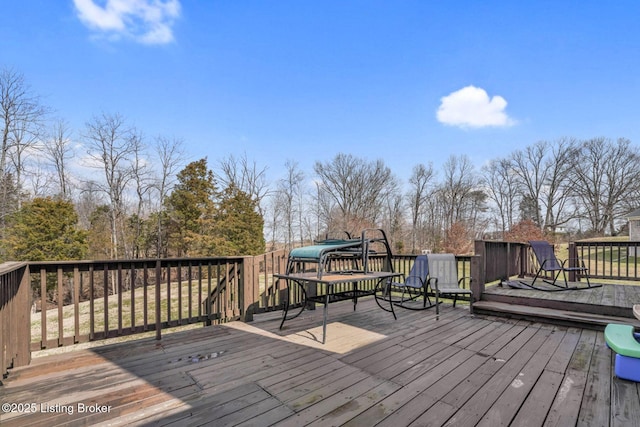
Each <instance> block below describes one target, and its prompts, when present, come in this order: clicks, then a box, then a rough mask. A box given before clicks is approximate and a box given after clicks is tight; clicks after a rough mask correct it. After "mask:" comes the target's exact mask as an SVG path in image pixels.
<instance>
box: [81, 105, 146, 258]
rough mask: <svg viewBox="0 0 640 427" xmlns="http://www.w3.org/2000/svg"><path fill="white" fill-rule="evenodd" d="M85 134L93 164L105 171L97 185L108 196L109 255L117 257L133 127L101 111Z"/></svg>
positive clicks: (135, 134)
mask: <svg viewBox="0 0 640 427" xmlns="http://www.w3.org/2000/svg"><path fill="white" fill-rule="evenodd" d="M84 137H85V139H86V140H87V146H88V149H89V151H88V154H89V156H90V157H91V159H92V160H93V161H94V167H96V168H100V169H101V170H102V172H103V173H104V182H103V183H102V184H101V185H100V186H101V189H102V191H103V192H104V193H105V194H107V197H108V199H109V220H110V225H111V243H112V249H111V254H112V257H113V258H114V259H117V258H118V257H119V255H120V252H119V247H120V245H121V240H122V239H121V236H122V235H123V230H122V224H121V220H122V219H123V216H124V214H125V201H124V196H125V189H126V187H127V185H128V184H129V182H130V181H131V179H132V167H131V161H130V159H131V157H132V156H133V155H134V152H135V149H136V148H135V147H136V141H137V138H138V135H137V133H136V131H135V129H132V128H130V127H128V126H127V124H126V123H125V120H124V118H123V117H122V116H121V115H119V114H105V113H103V114H102V115H100V116H95V117H94V118H93V120H91V121H90V122H87V124H86V133H85V135H84Z"/></svg>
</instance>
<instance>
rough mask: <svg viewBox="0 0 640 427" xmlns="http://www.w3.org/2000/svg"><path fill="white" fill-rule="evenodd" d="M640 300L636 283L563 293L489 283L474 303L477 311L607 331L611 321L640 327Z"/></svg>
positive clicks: (638, 287) (639, 291) (607, 285)
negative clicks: (639, 314) (637, 307)
mask: <svg viewBox="0 0 640 427" xmlns="http://www.w3.org/2000/svg"><path fill="white" fill-rule="evenodd" d="M572 285H575V284H572ZM580 285H581V286H585V285H586V284H584V283H582V284H580ZM638 303H640V286H636V285H615V284H604V285H602V286H601V287H597V288H593V289H582V290H571V291H562V292H545V291H539V290H534V289H513V288H511V287H507V286H500V285H492V286H487V288H486V291H485V293H483V294H482V301H479V302H477V303H475V304H474V310H476V312H477V313H484V314H494V315H502V316H510V317H515V318H523V319H530V320H536V321H545V320H546V321H549V322H552V323H559V324H565V325H567V326H578V327H585V328H595V329H598V330H604V327H605V326H606V325H607V324H608V323H627V324H631V325H634V326H638V327H640V321H639V320H638V319H636V318H635V317H634V315H633V305H634V304H638Z"/></svg>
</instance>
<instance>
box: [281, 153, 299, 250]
mask: <svg viewBox="0 0 640 427" xmlns="http://www.w3.org/2000/svg"><path fill="white" fill-rule="evenodd" d="M285 171H286V175H285V177H284V178H283V179H281V180H280V181H279V182H278V187H277V190H276V192H277V200H278V205H279V209H280V213H281V215H280V216H281V218H282V220H283V222H284V224H283V227H284V229H285V233H284V238H285V245H286V249H291V247H292V246H293V242H294V240H295V236H296V234H297V236H298V239H299V240H300V244H303V240H304V233H303V231H302V216H303V210H304V209H303V206H302V205H303V203H302V201H301V199H302V182H303V181H304V172H302V171H301V170H300V169H298V163H297V162H294V161H290V160H288V161H287V162H286V163H285Z"/></svg>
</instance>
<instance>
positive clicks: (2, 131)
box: [0, 69, 47, 234]
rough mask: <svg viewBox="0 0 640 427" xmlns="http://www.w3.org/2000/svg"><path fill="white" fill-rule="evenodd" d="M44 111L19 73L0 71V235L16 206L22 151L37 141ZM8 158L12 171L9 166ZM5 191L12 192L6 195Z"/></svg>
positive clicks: (18, 202)
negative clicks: (11, 199)
mask: <svg viewBox="0 0 640 427" xmlns="http://www.w3.org/2000/svg"><path fill="white" fill-rule="evenodd" d="M46 114H47V109H46V108H44V107H43V106H42V105H41V103H40V99H39V97H37V96H36V95H34V94H33V93H32V92H31V89H30V88H29V86H28V85H27V84H26V82H25V80H24V76H23V75H22V74H21V73H19V72H17V71H14V70H12V69H2V70H0V126H1V127H0V135H1V138H2V139H1V140H0V185H1V186H2V187H1V188H0V232H1V233H3V234H4V230H5V225H6V222H5V221H6V215H7V214H9V213H11V212H12V211H13V210H15V209H19V207H20V201H21V195H20V188H21V185H22V173H23V168H24V162H23V154H24V152H25V150H27V148H28V147H31V146H33V145H34V144H35V142H36V141H37V138H38V135H40V133H41V125H42V122H43V120H44V118H45V116H46ZM10 161H11V163H12V166H13V170H12V169H10V168H9V162H10ZM9 190H12V191H14V192H15V193H14V194H13V195H12V194H9ZM10 197H14V198H15V200H16V201H17V205H13V204H11V203H9V198H10Z"/></svg>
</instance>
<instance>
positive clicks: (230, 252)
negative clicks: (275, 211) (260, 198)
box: [214, 185, 266, 256]
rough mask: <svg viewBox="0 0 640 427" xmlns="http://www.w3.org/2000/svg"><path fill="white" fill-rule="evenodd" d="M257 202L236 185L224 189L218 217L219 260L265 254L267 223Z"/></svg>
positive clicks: (216, 231) (215, 228)
mask: <svg viewBox="0 0 640 427" xmlns="http://www.w3.org/2000/svg"><path fill="white" fill-rule="evenodd" d="M256 204H257V203H256V201H255V200H253V199H252V198H251V196H249V194H247V193H245V192H244V191H242V190H239V189H238V188H237V187H235V186H234V185H231V186H229V187H228V188H227V189H225V191H224V194H223V196H222V200H221V202H220V206H219V208H218V211H217V214H216V216H215V227H214V230H215V232H214V236H216V239H215V253H216V255H219V256H234V255H258V254H261V253H264V251H265V248H266V243H265V240H264V219H263V218H262V216H261V215H260V214H259V213H258V212H257V208H256Z"/></svg>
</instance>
